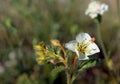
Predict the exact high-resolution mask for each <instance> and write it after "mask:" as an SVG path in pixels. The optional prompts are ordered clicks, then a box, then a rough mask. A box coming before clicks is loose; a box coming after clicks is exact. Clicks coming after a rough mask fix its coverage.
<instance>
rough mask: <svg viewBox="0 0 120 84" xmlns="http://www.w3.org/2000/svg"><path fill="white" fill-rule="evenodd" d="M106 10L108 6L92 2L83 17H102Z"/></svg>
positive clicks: (93, 0)
mask: <svg viewBox="0 0 120 84" xmlns="http://www.w3.org/2000/svg"><path fill="white" fill-rule="evenodd" d="M107 10H108V5H107V4H104V3H100V2H99V1H96V0H92V1H91V3H90V4H89V5H88V8H87V10H86V11H85V15H88V16H90V17H91V18H92V19H93V18H96V17H97V16H98V15H102V14H103V13H104V12H105V11H107Z"/></svg>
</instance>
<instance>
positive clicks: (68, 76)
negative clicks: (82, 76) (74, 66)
mask: <svg viewBox="0 0 120 84" xmlns="http://www.w3.org/2000/svg"><path fill="white" fill-rule="evenodd" d="M66 73H67V84H72V78H71V74H70V72H69V70H67V72H66Z"/></svg>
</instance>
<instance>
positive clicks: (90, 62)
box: [78, 59, 98, 71]
mask: <svg viewBox="0 0 120 84" xmlns="http://www.w3.org/2000/svg"><path fill="white" fill-rule="evenodd" d="M97 63H98V61H97V60H93V59H92V60H88V61H83V62H82V63H81V64H80V65H79V67H78V71H83V70H85V69H87V68H90V67H93V66H95V65H96V64H97Z"/></svg>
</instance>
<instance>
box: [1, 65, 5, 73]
mask: <svg viewBox="0 0 120 84" xmlns="http://www.w3.org/2000/svg"><path fill="white" fill-rule="evenodd" d="M4 72H5V68H4V67H3V66H2V65H0V74H2V73H4Z"/></svg>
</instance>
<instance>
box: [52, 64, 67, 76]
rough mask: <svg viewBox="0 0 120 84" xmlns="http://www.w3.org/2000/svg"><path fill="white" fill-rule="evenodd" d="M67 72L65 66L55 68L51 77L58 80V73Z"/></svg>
mask: <svg viewBox="0 0 120 84" xmlns="http://www.w3.org/2000/svg"><path fill="white" fill-rule="evenodd" d="M63 70H65V67H64V66H57V67H55V68H54V69H53V70H52V72H51V76H52V77H53V78H56V77H57V75H58V73H60V72H61V71H63Z"/></svg>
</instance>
